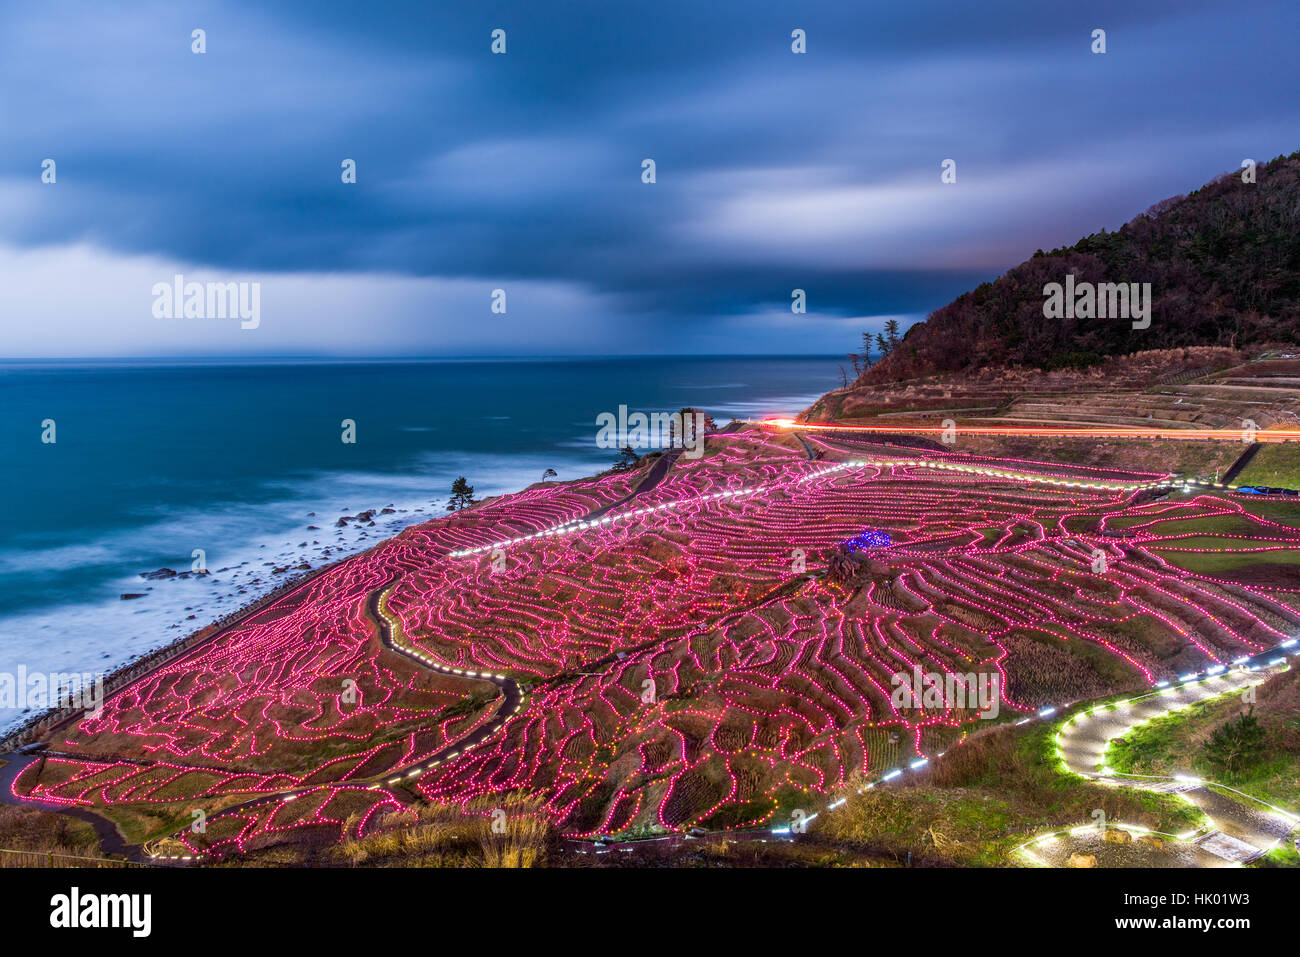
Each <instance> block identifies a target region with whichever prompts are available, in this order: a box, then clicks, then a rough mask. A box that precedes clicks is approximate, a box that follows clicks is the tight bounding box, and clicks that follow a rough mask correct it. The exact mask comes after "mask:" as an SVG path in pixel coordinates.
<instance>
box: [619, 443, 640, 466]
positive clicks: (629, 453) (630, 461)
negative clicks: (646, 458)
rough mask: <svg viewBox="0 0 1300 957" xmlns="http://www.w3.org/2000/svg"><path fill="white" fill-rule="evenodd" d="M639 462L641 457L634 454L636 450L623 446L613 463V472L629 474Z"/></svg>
mask: <svg viewBox="0 0 1300 957" xmlns="http://www.w3.org/2000/svg"><path fill="white" fill-rule="evenodd" d="M640 461H641V456H639V455H637V454H636V449H634V448H632V446H630V445H625V446H623V449H622V451H620V452H619V453H618V459H617V460H616V461H615V462H614V468H613V469H612V471H615V472H630V471H631V470H632V469H634V468H636V467H637V465H638V464H639V463H640Z"/></svg>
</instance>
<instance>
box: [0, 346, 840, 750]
mask: <svg viewBox="0 0 1300 957" xmlns="http://www.w3.org/2000/svg"><path fill="white" fill-rule="evenodd" d="M839 363H840V360H839V359H837V358H808V357H736V358H730V357H726V358H722V357H689V358H662V357H655V358H620V359H585V358H583V359H517V360H501V359H460V360H457V359H446V360H409V361H403V360H393V361H351V362H325V361H297V362H294V361H270V360H268V361H262V362H251V363H238V364H234V363H232V364H208V363H179V364H178V363H164V362H140V361H135V362H126V361H122V362H94V363H91V362H86V363H68V362H48V363H43V362H12V363H7V364H3V365H0V450H2V452H3V459H2V461H3V463H4V467H3V469H0V502H3V503H4V510H5V514H4V516H3V519H0V527H3V529H4V531H3V533H0V674H9V675H13V674H17V673H18V670H19V668H20V667H23V668H25V669H26V671H27V673H28V674H32V673H50V672H77V673H86V672H90V673H96V672H108V671H111V670H112V669H113V668H114V667H116V666H117V665H119V664H121V663H123V662H125V661H127V660H128V659H130V658H133V657H135V656H137V655H140V654H144V653H146V652H148V651H150V650H152V649H155V648H157V647H160V646H162V645H165V644H168V643H170V642H172V641H174V640H176V639H177V638H179V637H181V636H183V635H185V634H188V633H189V632H191V631H194V630H195V629H197V628H199V627H202V626H203V625H205V624H207V623H208V622H210V621H212V620H214V619H217V618H219V617H221V616H222V615H225V614H227V613H229V612H230V611H232V610H234V609H235V608H237V607H239V606H240V605H243V604H247V603H248V602H250V601H252V600H253V599H254V598H256V597H257V596H259V595H261V594H264V593H265V592H267V591H269V590H271V589H272V588H275V587H276V586H277V585H278V584H280V583H281V582H283V581H284V580H285V579H286V578H287V577H288V575H289V574H291V573H287V572H286V573H280V574H275V573H274V572H273V570H274V569H276V568H286V567H287V568H292V567H293V566H297V565H300V564H302V563H304V562H306V563H308V564H310V565H311V566H312V567H313V568H314V567H318V566H319V565H321V564H324V563H327V562H330V561H334V560H337V559H338V558H341V557H343V556H345V555H348V554H351V553H354V552H357V551H361V550H363V549H365V548H368V547H370V546H371V545H374V544H375V543H376V542H378V541H380V540H382V539H384V538H387V537H389V536H391V535H393V534H395V533H396V532H397V531H398V530H400V529H401V528H403V527H405V526H406V525H409V524H411V523H414V522H420V521H424V520H427V519H428V518H431V517H435V516H438V515H443V514H446V512H445V505H446V501H447V498H448V495H449V490H450V486H451V483H452V481H453V479H455V478H456V477H457V476H465V477H466V478H467V479H468V480H469V482H470V484H472V485H473V486H474V489H475V495H476V497H479V498H482V497H485V496H488V495H496V494H500V493H504V492H513V491H517V490H519V489H521V488H524V487H526V486H528V485H530V484H532V483H534V482H537V481H539V480H540V479H541V478H542V473H543V472H544V471H545V470H546V469H554V470H555V471H556V472H557V473H558V478H559V480H561V481H562V480H565V479H573V478H578V477H581V476H584V475H590V474H593V473H595V472H598V471H601V470H603V469H605V468H608V467H609V466H610V465H612V464H613V462H614V459H615V452H614V451H612V450H608V449H601V448H598V447H597V446H596V434H597V431H598V429H597V425H596V417H597V416H598V415H599V414H601V413H604V412H609V413H613V414H615V415H617V414H618V408H619V406H620V405H626V406H627V407H628V409H629V410H630V411H638V410H639V411H644V412H647V413H648V412H654V411H668V412H672V411H676V410H678V409H680V408H682V407H684V406H695V407H697V408H700V409H703V410H704V411H706V412H708V413H710V414H711V415H712V416H713V417H714V419H715V420H716V421H717V422H718V424H719V425H722V424H723V423H725V422H726V421H727V420H729V419H731V418H739V417H750V416H763V415H775V414H779V413H787V414H789V413H793V412H796V411H798V410H799V409H802V408H804V407H806V406H807V405H809V404H810V403H811V402H812V401H813V400H814V399H815V398H816V397H817V396H819V395H820V394H822V393H823V392H825V391H827V390H828V389H831V388H834V387H835V386H837V385H838V384H839V370H838V366H839ZM345 419H351V420H352V421H353V422H354V423H355V436H356V441H355V443H351V444H345V443H344V442H343V441H342V440H341V436H342V433H343V429H344V427H343V425H342V423H343V420H345ZM47 420H52V421H53V429H54V432H53V437H54V439H55V441H54V442H43V441H42V436H43V435H44V436H46V437H48V436H49V428H50V427H49V425H48V424H46V423H47ZM385 507H387V508H391V509H393V511H392V512H391V513H388V514H376V515H375V517H374V518H375V525H374V527H373V528H371V527H367V526H362V525H359V524H358V523H354V522H349V523H347V527H346V528H337V527H335V524H336V522H337V520H338V519H339V517H341V516H344V515H355V514H356V513H357V512H359V511H362V510H367V509H376V510H378V509H381V508H385ZM309 525H315V526H317V528H316V529H311V530H309V529H308V526H309ZM196 549H201V550H202V552H203V557H204V560H205V564H206V567H207V568H208V569H209V571H210V573H211V574H209V575H207V576H189V577H181V576H177V577H171V578H160V579H152V580H150V579H145V578H143V577H142V573H145V572H152V571H154V570H156V569H160V568H168V569H171V570H173V571H176V572H188V571H190V569H191V567H192V563H193V561H194V557H193V556H194V553H195V550H196ZM292 574H296V572H294V573H292ZM124 594H131V595H139V596H141V597H138V598H129V599H123V598H122V597H121V596H122V595H124ZM22 717H23V714H22V710H21V709H17V708H4V707H0V727H4V726H9V725H12V724H13V723H15V722H16V721H18V720H21V718H22Z"/></svg>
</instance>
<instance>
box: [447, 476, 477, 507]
mask: <svg viewBox="0 0 1300 957" xmlns="http://www.w3.org/2000/svg"><path fill="white" fill-rule="evenodd" d="M473 504H474V486H472V485H470V484H469V482H467V481H466V480H465V476H463V475H462V476H461V477H460V478H458V479H456V481H454V482H452V483H451V498H450V499H449V500H448V502H447V511H449V512H455V511H458V510H460V509H462V508H468V507H469V506H471V505H473Z"/></svg>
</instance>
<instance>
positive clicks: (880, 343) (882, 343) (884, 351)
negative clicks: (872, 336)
mask: <svg viewBox="0 0 1300 957" xmlns="http://www.w3.org/2000/svg"><path fill="white" fill-rule="evenodd" d="M891 348H893V345H892V343H890V342H889V341H887V340H886V339H885V337H884V336H882V335H881V334H880V333H878V332H877V333H876V351H877V352H879V353H880V355H881V356H887V355H889V350H890V349H891Z"/></svg>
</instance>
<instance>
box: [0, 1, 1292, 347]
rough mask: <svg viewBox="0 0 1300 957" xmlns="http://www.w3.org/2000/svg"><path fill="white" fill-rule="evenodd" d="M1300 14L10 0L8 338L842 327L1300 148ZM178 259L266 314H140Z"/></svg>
mask: <svg viewBox="0 0 1300 957" xmlns="http://www.w3.org/2000/svg"><path fill="white" fill-rule="evenodd" d="M196 28H201V29H203V30H205V31H206V42H207V52H206V53H204V54H201V55H199V54H195V53H193V52H191V32H192V31H193V30H194V29H196ZM495 28H502V29H504V30H505V31H506V38H507V52H506V54H505V55H503V56H502V55H493V54H492V53H491V51H490V43H491V37H490V34H491V32H492V30H493V29H495ZM795 28H801V29H803V30H805V31H806V34H807V53H805V54H802V55H797V54H795V53H793V52H792V51H791V49H790V44H791V40H790V34H791V31H792V30H793V29H795ZM1095 28H1102V29H1105V30H1106V34H1107V37H1106V41H1107V52H1106V53H1105V54H1104V55H1097V54H1093V53H1092V52H1091V51H1090V45H1091V33H1092V31H1093V30H1094V29H1095ZM1298 28H1300V4H1296V3H1294V2H1293V0H1288V2H1275V3H1264V2H1250V0H1246V2H1241V3H1236V4H1231V5H1229V4H1224V3H1209V2H1200V0H1176V2H1150V3H1146V2H1134V0H1122V2H1077V3H1074V2H1072V3H1069V4H1065V3H1055V2H1044V0H986V2H981V3H964V2H963V3H958V2H950V3H945V4H938V3H931V2H927V0H909V2H907V3H901V4H896V3H891V4H885V3H845V2H843V0H832V2H821V0H816V2H808V0H801V2H797V3H794V2H791V3H778V2H771V0H744V2H738V0H718V2H701V0H681V2H678V0H656V2H653V3H623V2H617V0H592V2H586V0H583V2H558V0H550V2H542V0H520V2H510V3H506V2H465V3H458V4H455V5H452V4H447V3H441V2H429V0H422V2H410V3H406V2H387V3H355V2H335V0H300V2H290V0H259V2H256V3H252V2H250V3H240V2H234V0H223V2H208V3H202V2H200V3H188V2H176V0H167V2H159V3H148V2H138V3H131V4H115V3H113V4H110V3H104V2H102V0H94V2H85V3H78V2H64V0H46V2H43V3H39V4H18V3H9V2H6V3H4V4H3V6H0V356H11V357H36V356H57V357H63V356H157V355H178V356H180V355H184V356H204V355H223V356H246V355H248V356H252V355H268V356H270V355H383V356H390V355H407V356H413V355H501V354H506V355H521V354H525V355H531V354H575V353H580V354H612V353H691V352H699V353H755V352H759V353H761V352H770V353H839V354H842V353H844V352H845V351H847V350H849V349H851V348H853V347H855V345H856V344H857V340H858V336H859V334H860V332H862V331H864V330H875V329H878V328H879V327H880V325H881V323H882V322H883V321H884V320H885V319H886V318H888V317H890V316H897V317H900V318H903V319H904V320H909V321H910V320H912V319H915V318H919V317H923V316H924V314H925V313H927V312H928V311H929V310H931V309H934V308H936V307H938V306H940V305H943V304H944V303H945V302H947V301H948V300H949V299H951V298H952V297H953V296H954V295H956V294H957V293H959V292H961V291H963V290H964V289H966V288H969V287H970V286H971V285H972V284H974V283H976V282H978V281H980V280H983V279H989V278H992V277H994V276H996V275H997V274H998V273H1000V272H1002V271H1003V270H1005V269H1006V268H1007V267H1009V266H1011V265H1014V264H1015V263H1017V262H1019V261H1020V260H1022V259H1024V258H1025V257H1027V256H1028V255H1030V254H1032V253H1033V251H1034V250H1035V249H1036V248H1038V247H1043V248H1049V247H1051V246H1054V245H1059V244H1063V243H1068V242H1073V241H1074V240H1076V239H1077V238H1079V236H1081V235H1083V234H1085V233H1087V232H1091V231H1093V230H1095V229H1097V228H1099V227H1102V226H1106V227H1109V228H1114V227H1116V226H1118V225H1119V224H1120V223H1122V222H1124V221H1125V220H1127V219H1129V218H1131V217H1132V216H1133V215H1134V214H1136V213H1138V212H1140V211H1142V210H1143V209H1145V208H1146V207H1147V206H1149V205H1150V204H1151V203H1153V202H1155V201H1156V200H1159V199H1161V198H1164V197H1166V196H1169V195H1172V194H1175V193H1180V192H1185V191H1187V190H1189V189H1191V188H1195V187H1196V186H1198V185H1200V184H1201V183H1203V182H1204V181H1206V180H1208V179H1210V178H1211V177H1213V176H1215V175H1217V174H1218V173H1221V172H1223V171H1225V170H1229V169H1234V168H1236V167H1237V166H1238V165H1239V164H1240V162H1241V161H1242V159H1244V158H1246V157H1251V158H1254V159H1257V160H1264V159H1268V158H1271V157H1273V156H1275V155H1277V154H1279V153H1282V152H1291V151H1293V150H1295V149H1297V148H1300V96H1298V95H1297V93H1300V83H1298V82H1297V80H1298V78H1300V77H1298V75H1297V74H1298V70H1297V66H1296V62H1297V58H1296V54H1295V41H1296V37H1297V35H1300V29H1298ZM47 158H51V159H54V160H55V161H56V164H57V166H56V170H57V182H55V183H54V184H44V183H42V182H41V164H42V161H43V160H45V159H47ZM345 158H352V159H355V160H356V163H357V170H358V175H357V180H358V181H357V183H356V184H355V185H345V184H343V183H342V182H341V180H340V163H341V161H342V160H343V159H345ZM645 158H652V159H654V160H655V162H656V164H657V182H656V183H654V184H653V185H647V184H644V183H642V181H641V164H642V160H643V159H645ZM948 158H952V159H954V160H956V162H957V183H956V184H954V185H944V184H942V183H941V182H940V175H939V174H940V164H941V162H942V161H943V160H944V159H948ZM176 273H182V274H184V275H185V276H186V278H187V279H192V280H198V281H226V280H235V281H249V282H252V281H256V282H260V283H261V323H260V325H259V326H258V328H256V329H241V328H240V327H239V324H238V323H236V322H230V321H222V320H218V319H210V320H184V319H160V318H156V317H155V316H154V315H153V312H152V308H151V307H152V303H153V296H152V293H151V290H152V287H153V285H154V283H156V282H159V281H171V278H172V277H173V276H174V275H175V274H176ZM796 287H798V288H803V289H805V290H807V295H808V313H807V314H806V315H794V314H792V313H791V311H790V308H789V304H790V294H791V290H792V289H794V288H796ZM494 288H504V289H505V290H506V292H507V304H508V305H507V313H506V314H505V315H494V314H492V313H491V312H490V309H489V304H490V294H491V290H492V289H494Z"/></svg>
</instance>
